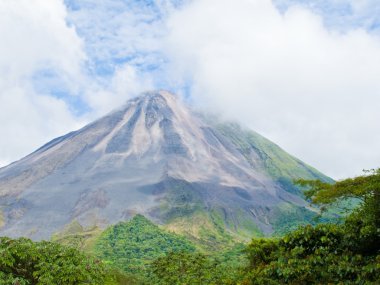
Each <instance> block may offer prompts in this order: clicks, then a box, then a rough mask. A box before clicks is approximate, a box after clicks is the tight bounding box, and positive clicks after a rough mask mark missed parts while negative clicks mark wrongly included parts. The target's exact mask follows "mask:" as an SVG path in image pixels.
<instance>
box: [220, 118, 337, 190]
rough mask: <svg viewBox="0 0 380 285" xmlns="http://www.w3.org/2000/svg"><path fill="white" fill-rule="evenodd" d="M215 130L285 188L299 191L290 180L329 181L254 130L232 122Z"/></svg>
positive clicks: (330, 181)
mask: <svg viewBox="0 0 380 285" xmlns="http://www.w3.org/2000/svg"><path fill="white" fill-rule="evenodd" d="M216 127H217V129H218V130H219V131H220V132H221V133H222V134H223V135H224V136H226V137H228V138H230V139H231V140H232V142H233V143H234V144H235V145H236V146H237V148H238V150H239V151H240V152H241V153H242V154H243V155H244V157H245V158H246V159H247V161H248V162H249V163H250V164H251V165H252V166H255V167H259V168H261V169H262V170H263V172H264V173H268V174H269V175H270V176H271V177H272V178H273V179H275V181H277V183H279V184H280V185H281V186H282V187H283V188H284V189H285V190H287V191H289V192H291V193H300V189H299V188H298V187H297V186H295V185H294V183H293V180H294V179H300V178H303V179H318V180H321V181H324V182H329V183H332V182H333V180H332V179H331V178H329V177H327V176H325V175H323V174H322V173H320V172H319V171H318V170H316V169H314V168H313V167H311V166H309V165H307V164H305V163H304V162H302V161H301V160H299V159H297V158H295V157H293V156H292V155H290V154H288V153H287V152H285V151H284V150H283V149H281V148H280V147H279V146H278V145H276V144H275V143H273V142H271V141H270V140H268V139H266V138H264V137H263V136H261V135H259V134H258V133H256V132H254V131H251V130H245V129H242V128H241V127H240V126H239V125H238V124H236V123H223V124H218V125H217V126H216Z"/></svg>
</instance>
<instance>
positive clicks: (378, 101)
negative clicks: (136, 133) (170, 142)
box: [0, 0, 380, 179]
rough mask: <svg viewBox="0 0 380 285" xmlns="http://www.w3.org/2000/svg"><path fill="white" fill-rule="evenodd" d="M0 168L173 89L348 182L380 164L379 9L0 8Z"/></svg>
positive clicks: (70, 3)
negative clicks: (133, 101) (132, 101)
mask: <svg viewBox="0 0 380 285" xmlns="http://www.w3.org/2000/svg"><path fill="white" fill-rule="evenodd" d="M0 41H1V42H2V44H1V45H0V134H1V139H0V166H5V165H7V164H9V163H11V162H12V161H15V160H17V159H20V158H22V157H23V156H25V155H27V154H29V153H30V152H32V151H34V150H35V149H36V148H38V147H39V146H41V145H42V144H44V143H46V142H47V141H49V140H51V139H53V138H55V137H57V136H60V135H63V134H65V133H67V132H69V131H72V130H75V129H78V128H80V127H82V126H84V125H85V124H86V123H88V122H90V121H92V120H94V119H96V118H99V117H100V116H102V115H104V114H106V113H107V112H109V111H111V110H113V109H114V108H117V107H118V106H120V105H122V104H123V103H124V102H125V101H126V100H128V99H129V98H131V97H134V96H137V95H138V94H140V93H141V92H144V91H148V90H154V89H166V90H169V91H171V92H174V93H176V94H179V95H181V96H183V97H184V98H185V99H186V100H187V101H189V102H190V103H191V104H194V105H196V106H198V107H201V108H203V109H206V110H209V111H212V112H220V113H222V114H223V116H224V117H225V118H226V119H228V120H236V121H238V122H240V123H242V124H244V125H245V126H247V127H249V128H251V129H253V130H255V131H257V132H258V133H260V134H262V135H264V136H266V137H267V138H269V139H271V140H272V141H274V142H275V143H276V144H278V145H279V146H281V147H282V148H283V149H285V150H286V151H288V152H289V153H291V154H293V155H294V156H296V157H298V158H300V159H301V160H303V161H305V162H306V163H308V164H310V165H312V166H314V167H316V168H317V169H319V170H320V171H322V172H324V173H325V174H327V175H329V176H331V177H333V178H335V179H343V178H345V177H348V176H355V175H360V174H361V173H362V170H363V169H370V168H377V167H380V147H379V146H380V80H379V79H380V77H379V74H380V1H377V0H329V1H328V0H319V1H311V0H273V1H270V0H144V1H142V0H140V1H134V0H107V1H99V0H49V1H46V0H16V1H15V0H2V1H0Z"/></svg>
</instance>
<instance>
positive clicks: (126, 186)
mask: <svg viewBox="0 0 380 285" xmlns="http://www.w3.org/2000/svg"><path fill="white" fill-rule="evenodd" d="M293 178H307V179H322V180H325V181H329V178H328V177H326V176H324V175H323V174H321V173H320V172H318V171H317V170H315V169H313V168H311V167H309V166H307V165H306V164H304V163H303V162H301V161H299V160H298V159H296V158H294V157H292V156H290V155H289V154H287V153H286V152H284V151H283V150H281V149H280V148H279V147H278V146H277V145H275V144H273V143H272V142H270V141H268V140H266V139H265V138H263V137H262V136H260V135H258V134H257V133H255V132H252V131H249V130H245V129H243V128H241V127H240V126H239V125H237V124H233V123H222V122H218V121H217V120H210V119H207V118H206V117H205V116H203V115H200V114H199V113H196V112H194V111H192V110H191V109H190V108H188V107H187V106H186V105H185V104H183V103H182V102H181V101H180V100H179V99H178V98H177V97H176V96H174V95H172V94H170V93H168V92H165V91H158V92H150V93H144V94H143V95H141V96H140V97H137V98H134V99H132V100H130V101H128V102H127V104H126V105H125V106H124V107H123V108H121V109H119V110H116V111H114V112H112V113H110V114H109V115H107V116H105V117H103V118H101V119H99V120H97V121H95V122H93V123H91V124H89V125H87V126H85V127H84V128H82V129H80V130H78V131H75V132H71V133H69V134H67V135H65V136H62V137H59V138H57V139H54V140H52V141H51V142H49V143H47V144H46V145H44V146H43V147H41V148H40V149H38V150H36V151H35V152H34V153H32V154H30V155H28V156H26V157H25V158H23V159H21V160H19V161H17V162H14V163H12V164H11V165H9V166H7V167H4V168H2V169H0V217H2V220H3V225H2V227H1V229H0V235H8V236H28V237H31V238H33V239H42V238H44V239H46V238H49V237H50V236H51V235H52V234H53V233H55V232H58V231H60V230H62V229H63V228H64V226H65V225H68V224H70V223H71V222H72V221H74V220H75V221H78V222H79V223H80V224H81V225H83V226H84V227H91V226H94V225H97V226H100V227H105V226H107V225H109V224H114V223H116V222H118V221H120V220H125V219H129V218H130V217H131V216H132V215H134V214H135V213H141V214H144V215H146V216H148V217H150V218H151V219H153V220H155V221H157V222H158V223H164V224H165V223H171V222H173V221H174V220H175V219H177V218H182V219H183V218H186V217H187V216H191V215H194V213H199V212H201V213H203V214H204V215H206V216H207V215H210V217H211V218H212V215H214V214H215V213H220V217H221V219H220V220H222V223H223V226H224V227H225V228H226V230H227V231H229V232H231V233H241V232H247V233H249V234H250V233H251V232H252V233H254V232H257V231H258V232H262V233H264V234H270V233H271V232H273V231H274V230H276V227H278V226H279V225H278V223H279V222H278V221H279V216H281V215H283V213H284V211H286V209H288V210H289V209H293V210H294V209H302V210H303V211H306V212H308V211H310V210H312V209H308V207H307V203H306V202H305V201H304V200H303V199H302V198H301V196H300V195H299V194H300V193H299V192H298V190H297V189H296V188H295V187H293V186H292V184H291V179H293ZM0 220H1V219H0ZM211 220H215V219H211Z"/></svg>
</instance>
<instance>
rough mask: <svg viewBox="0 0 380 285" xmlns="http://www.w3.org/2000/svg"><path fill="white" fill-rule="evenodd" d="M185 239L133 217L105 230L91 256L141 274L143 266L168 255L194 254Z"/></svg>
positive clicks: (138, 216) (141, 217)
mask: <svg viewBox="0 0 380 285" xmlns="http://www.w3.org/2000/svg"><path fill="white" fill-rule="evenodd" d="M194 251H195V246H194V245H192V244H191V243H190V242H189V241H188V240H187V239H186V238H184V237H181V236H179V235H176V234H174V233H170V232H166V231H164V230H162V229H160V228H159V227H158V226H157V225H155V224H153V223H152V222H150V221H149V220H147V219H146V218H145V217H144V216H142V215H136V216H135V217H134V218H133V219H132V220H130V221H129V222H121V223H118V224H116V225H114V226H111V227H109V228H108V229H107V230H105V231H104V232H103V233H102V234H101V235H100V237H99V238H98V240H97V241H96V243H95V248H94V252H95V254H96V255H97V256H98V257H99V258H101V259H103V260H105V261H106V262H107V263H109V264H111V265H113V266H116V267H118V268H121V269H122V270H124V271H125V272H127V273H138V274H144V273H145V272H146V268H147V265H148V264H150V263H151V262H152V261H153V260H155V259H156V258H159V257H162V256H165V255H166V254H168V253H169V252H194Z"/></svg>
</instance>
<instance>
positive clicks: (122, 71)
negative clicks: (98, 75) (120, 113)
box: [84, 64, 153, 118]
mask: <svg viewBox="0 0 380 285" xmlns="http://www.w3.org/2000/svg"><path fill="white" fill-rule="evenodd" d="M149 89H153V83H152V82H151V80H150V78H149V76H148V77H147V78H146V77H145V76H144V75H143V74H138V71H137V70H136V68H134V67H133V66H131V65H128V64H124V65H122V66H120V67H117V68H116V71H115V74H114V75H113V76H112V78H111V80H110V82H109V83H108V86H107V88H104V87H102V86H100V85H98V84H96V83H94V84H93V85H92V86H91V87H90V88H88V89H87V91H86V93H85V95H84V99H85V101H86V102H87V103H88V105H89V106H90V107H91V108H92V110H93V112H92V114H91V116H92V118H96V117H99V116H101V115H104V114H105V113H107V112H109V111H111V110H113V109H115V108H117V107H120V106H121V105H123V104H124V103H125V102H126V101H127V100H128V99H130V98H132V97H134V96H137V95H139V94H140V93H142V92H144V91H146V90H149Z"/></svg>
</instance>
